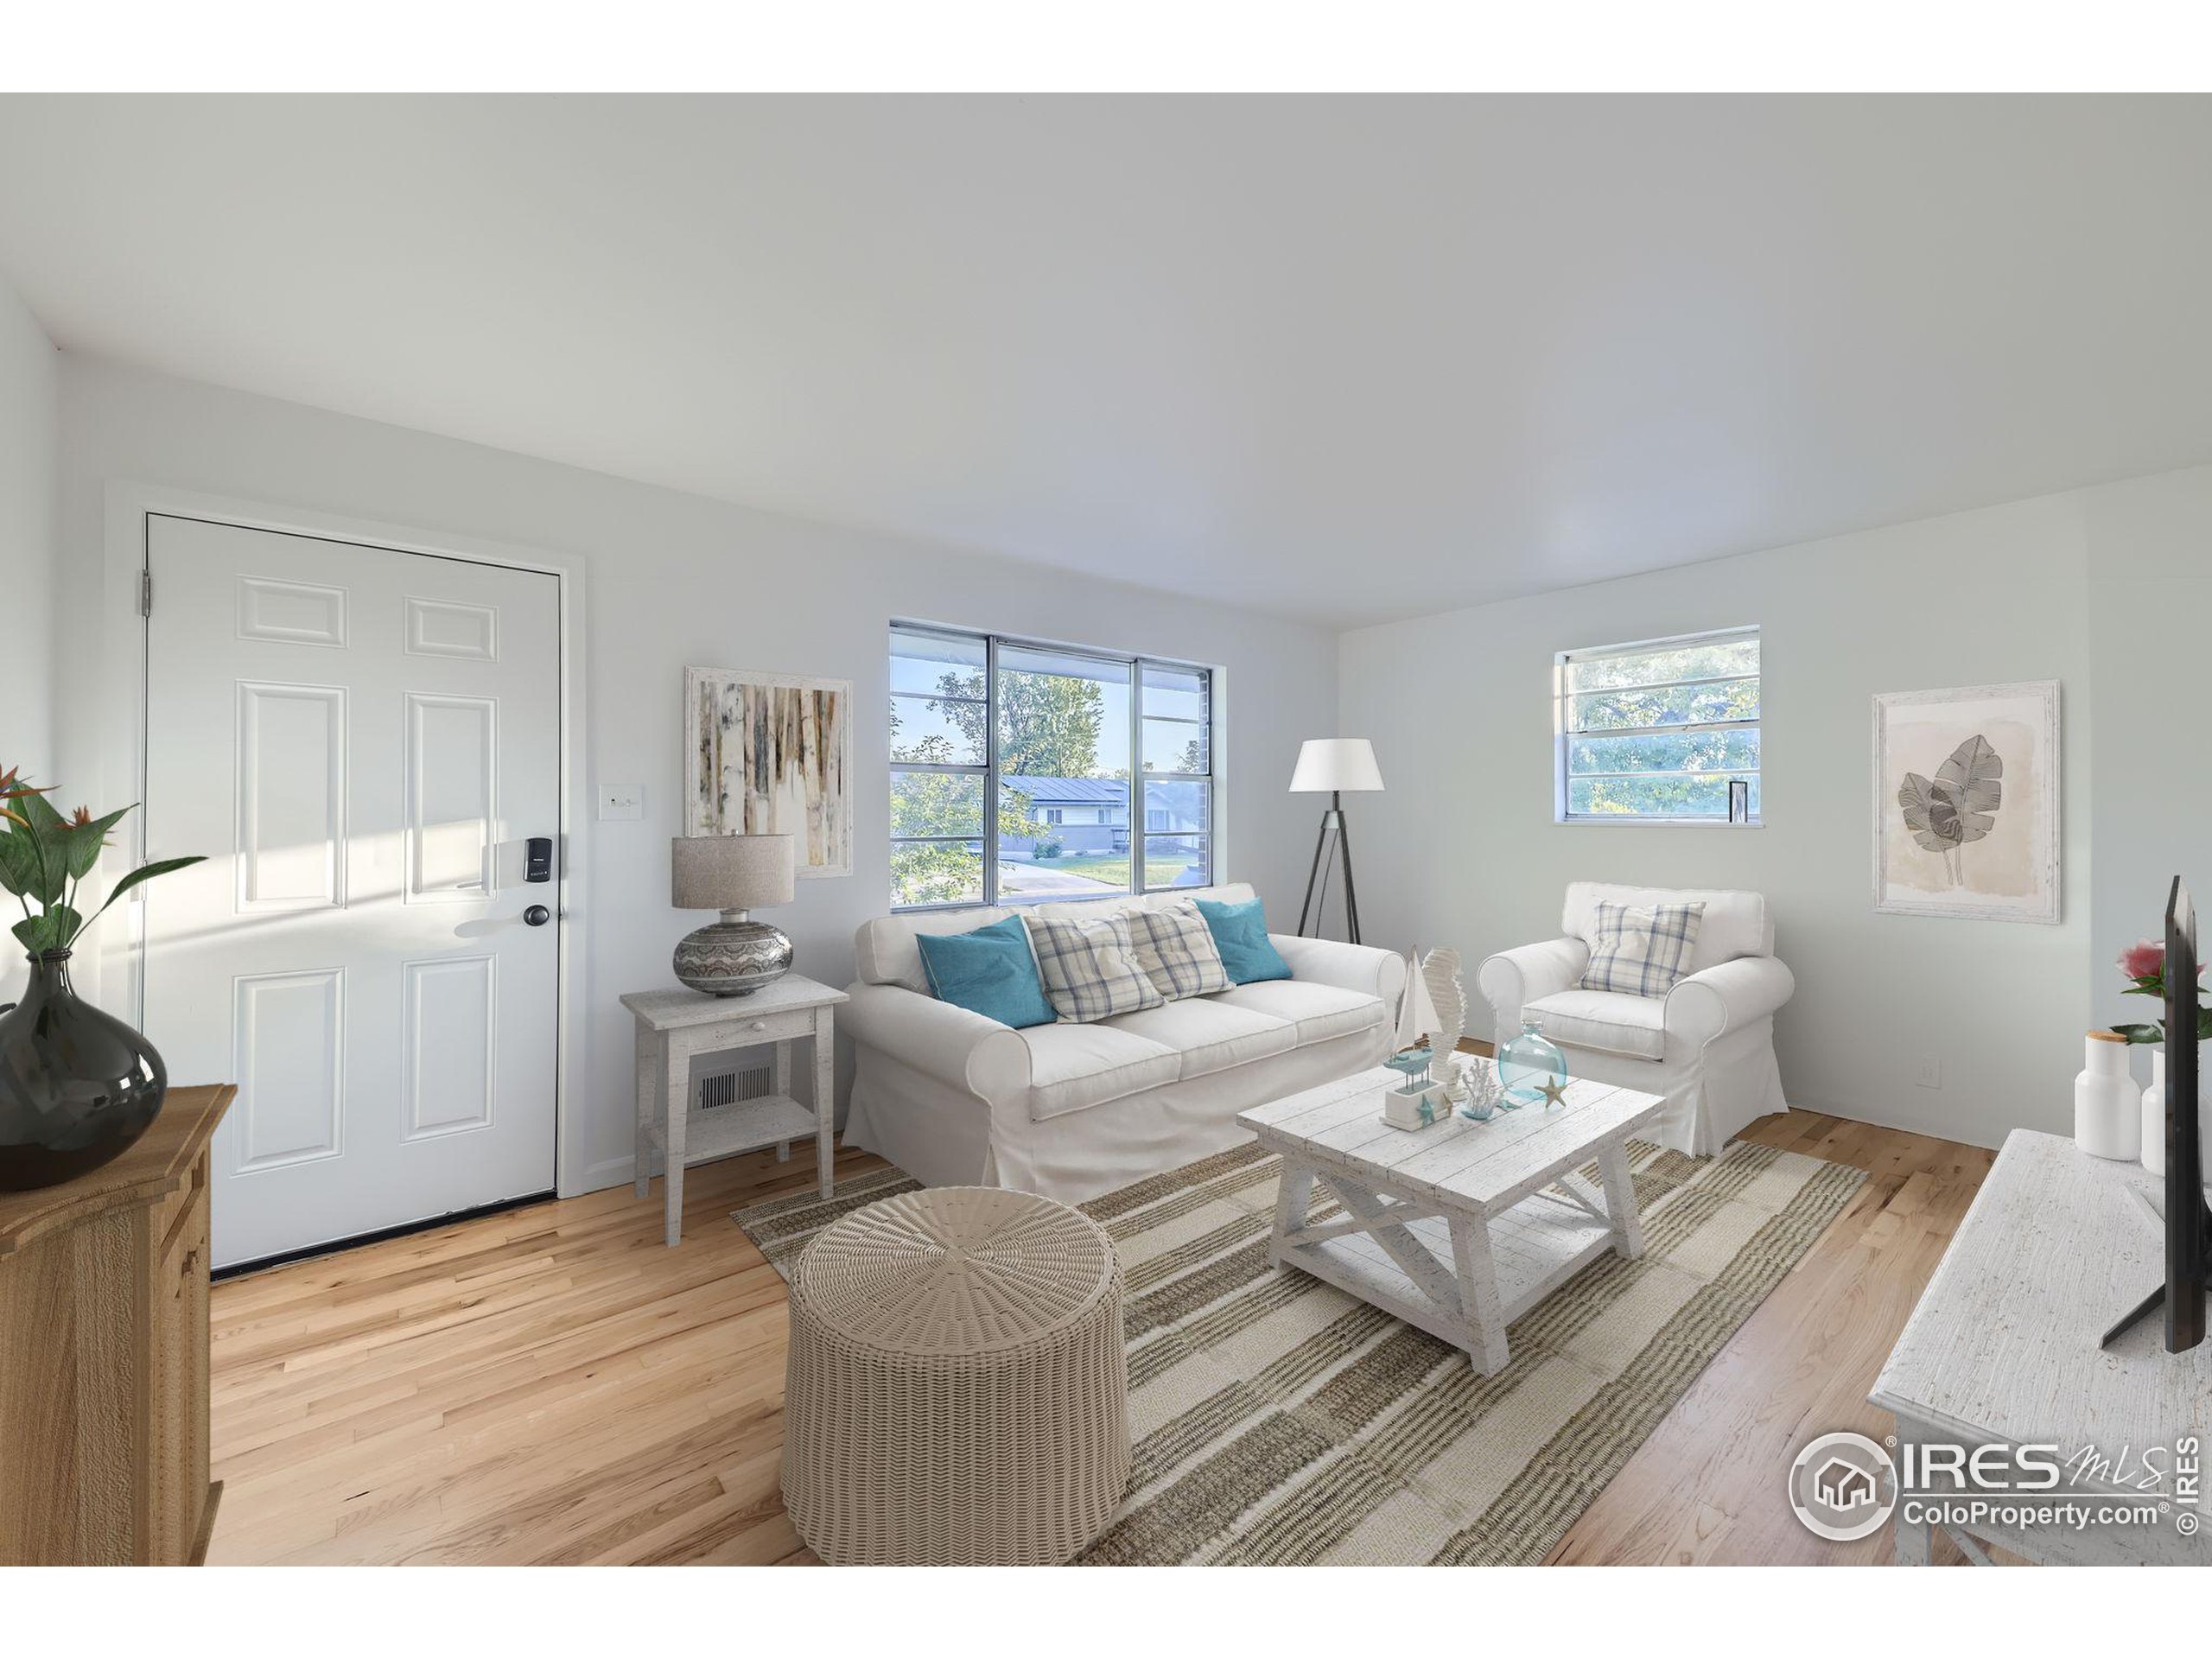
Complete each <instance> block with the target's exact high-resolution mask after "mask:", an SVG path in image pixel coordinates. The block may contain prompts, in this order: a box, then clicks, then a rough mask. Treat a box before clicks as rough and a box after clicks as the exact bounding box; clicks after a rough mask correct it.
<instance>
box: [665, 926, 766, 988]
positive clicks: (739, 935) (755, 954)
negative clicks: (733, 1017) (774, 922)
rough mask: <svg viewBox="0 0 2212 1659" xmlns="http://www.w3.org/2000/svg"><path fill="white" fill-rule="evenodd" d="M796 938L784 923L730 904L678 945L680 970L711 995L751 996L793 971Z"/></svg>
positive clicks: (692, 984)
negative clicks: (788, 933)
mask: <svg viewBox="0 0 2212 1659" xmlns="http://www.w3.org/2000/svg"><path fill="white" fill-rule="evenodd" d="M790 971H791V940H790V938H788V937H787V936H786V935H785V933H784V931H782V930H781V929H780V928H774V927H771V926H769V925H768V924H767V923H766V922H756V921H753V920H752V919H751V918H748V917H747V915H746V914H745V912H743V911H735V910H726V911H724V912H722V915H721V920H720V921H718V922H709V923H708V924H707V925H706V926H704V927H702V928H701V929H699V930H698V931H696V932H694V933H687V934H685V935H684V936H683V938H682V939H681V940H680V941H678V943H677V947H676V976H677V979H679V980H681V981H682V982H683V983H684V984H686V985H689V986H690V988H692V989H693V990H695V991H704V992H705V993H706V994H707V995H709V996H750V995H753V992H755V991H757V990H759V989H760V988H761V987H762V986H763V985H770V984H773V983H774V982H776V981H777V980H779V979H781V978H782V977H783V976H785V974H787V973H789V972H790Z"/></svg>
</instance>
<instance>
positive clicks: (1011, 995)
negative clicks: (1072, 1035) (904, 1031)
mask: <svg viewBox="0 0 2212 1659" xmlns="http://www.w3.org/2000/svg"><path fill="white" fill-rule="evenodd" d="M914 943H915V944H918V945H919V946H920V947H921V950H922V971H923V973H925V974H926V975H927V976H929V982H930V989H931V991H933V992H934V993H936V995H937V1000H938V1001H940V1002H950V1003H951V1004H952V1005H953V1006H954V1007H958V1008H966V1009H969V1011H970V1012H972V1013H976V1014H982V1016H983V1017H984V1018H985V1019H987V1020H997V1021H998V1022H999V1023H1000V1024H1001V1025H1002V1026H1012V1027H1015V1028H1016V1029H1017V1030H1018V1029H1020V1027H1024V1026H1049V1025H1051V1024H1052V1022H1053V1021H1054V1020H1057V1019H1058V1018H1059V1015H1058V1014H1055V1013H1053V1012H1052V1004H1051V1003H1050V1002H1048V1001H1046V1000H1045V982H1044V981H1043V980H1041V979H1039V977H1038V976H1037V957H1036V954H1035V953H1034V952H1033V951H1032V950H1030V948H1029V934H1028V931H1027V929H1025V928H1024V927H1023V926H1022V925H1021V918H1020V917H1019V916H1009V917H1007V918H1006V919H1005V920H1004V921H1000V922H993V923H992V924H991V925H989V926H988V927H979V928H977V929H976V931H974V932H972V933H917V934H916V935H914Z"/></svg>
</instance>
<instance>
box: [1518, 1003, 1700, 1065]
mask: <svg viewBox="0 0 2212 1659" xmlns="http://www.w3.org/2000/svg"><path fill="white" fill-rule="evenodd" d="M1666 1013H1667V999H1666V998H1664V997H1663V996H1630V995H1627V994H1626V993H1624V992H1621V991H1585V990H1572V991H1558V992H1554V994H1553V995H1550V996H1545V997H1539V998H1537V1000H1536V1001H1534V1002H1531V1003H1530V1004H1529V1006H1528V1007H1527V1008H1526V1009H1525V1010H1523V1012H1522V1017H1523V1018H1524V1019H1529V1020H1537V1021H1540V1022H1541V1024H1542V1026H1543V1028H1544V1035H1545V1036H1547V1037H1548V1038H1550V1039H1552V1041H1554V1042H1555V1043H1557V1044H1559V1045H1560V1046H1561V1047H1563V1048H1588V1049H1594V1050H1596V1051H1597V1052H1599V1053H1600V1054H1618V1055H1621V1056H1623V1057H1624V1058H1628V1059H1632V1060H1656V1059H1657V1058H1659V1054H1660V1051H1661V1050H1662V1049H1663V1048H1664V1047H1665V1046H1666V1044H1667V1025H1666Z"/></svg>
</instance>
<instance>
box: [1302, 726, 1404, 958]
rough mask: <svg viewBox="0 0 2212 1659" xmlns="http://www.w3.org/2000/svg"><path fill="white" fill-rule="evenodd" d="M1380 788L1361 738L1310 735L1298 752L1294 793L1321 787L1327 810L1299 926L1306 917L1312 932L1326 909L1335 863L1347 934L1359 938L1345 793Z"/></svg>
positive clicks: (1379, 774)
mask: <svg viewBox="0 0 2212 1659" xmlns="http://www.w3.org/2000/svg"><path fill="white" fill-rule="evenodd" d="M1382 787H1383V774H1382V772H1380V771H1379V770H1378V769H1377V768H1376V765H1375V746H1374V745H1373V744H1371V743H1370V742H1369V741H1367V740H1366V739H1365V738H1363V737H1309V738H1307V739H1306V741H1305V742H1304V743H1303V744H1302V745H1301V746H1300V748H1299V751H1298V766H1297V767H1296V769H1295V770H1294V771H1293V772H1292V773H1291V774H1290V788H1291V792H1292V793H1293V794H1313V793H1319V792H1323V791H1325V792H1326V793H1327V795H1328V797H1329V805H1328V810H1326V811H1325V812H1323V813H1322V814H1321V836H1320V839H1319V840H1318V841H1317V842H1314V843H1313V874H1310V875H1308V876H1307V877H1306V902H1305V903H1304V904H1302V905H1300V906H1299V907H1298V931H1299V932H1300V934H1303V933H1304V932H1305V931H1306V921H1307V918H1308V917H1311V918H1312V920H1313V928H1314V931H1315V932H1316V933H1318V932H1319V930H1320V926H1321V913H1322V912H1324V911H1325V910H1326V909H1327V908H1328V904H1329V880H1330V878H1331V876H1332V874H1334V873H1335V870H1336V869H1337V868H1342V869H1343V871H1344V925H1345V929H1346V932H1345V937H1346V938H1349V939H1350V940H1351V942H1352V943H1353V944H1358V943H1359V895H1358V893H1357V892H1356V891H1354V889H1353V887H1352V884H1351V842H1350V841H1348V840H1347V839H1346V838H1345V836H1344V792H1345V791H1347V790H1349V791H1360V790H1374V789H1380V788H1382Z"/></svg>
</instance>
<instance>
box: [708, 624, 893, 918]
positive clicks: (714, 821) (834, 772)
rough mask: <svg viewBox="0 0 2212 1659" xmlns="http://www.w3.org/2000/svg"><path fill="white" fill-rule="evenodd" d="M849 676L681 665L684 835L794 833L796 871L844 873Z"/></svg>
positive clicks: (849, 834)
mask: <svg viewBox="0 0 2212 1659" xmlns="http://www.w3.org/2000/svg"><path fill="white" fill-rule="evenodd" d="M852 707H853V683H852V682H851V681H850V680H823V679H810V678H807V677H802V676H798V675H791V674H753V673H748V672H747V671H744V670H742V669H734V668H687V669H685V670H684V671H683V752H684V753H685V755H686V756H687V757H688V759H687V760H686V761H685V763H684V764H685V767H686V776H685V779H684V783H685V800H684V807H683V833H684V834H685V835H687V836H748V835H749V836H782V835H788V836H797V837H798V874H800V875H801V876H814V875H850V874H852V873H853V821H852V807H851V801H850V798H849V792H848V791H849V779H850V777H851V772H852V743H853V734H852Z"/></svg>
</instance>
